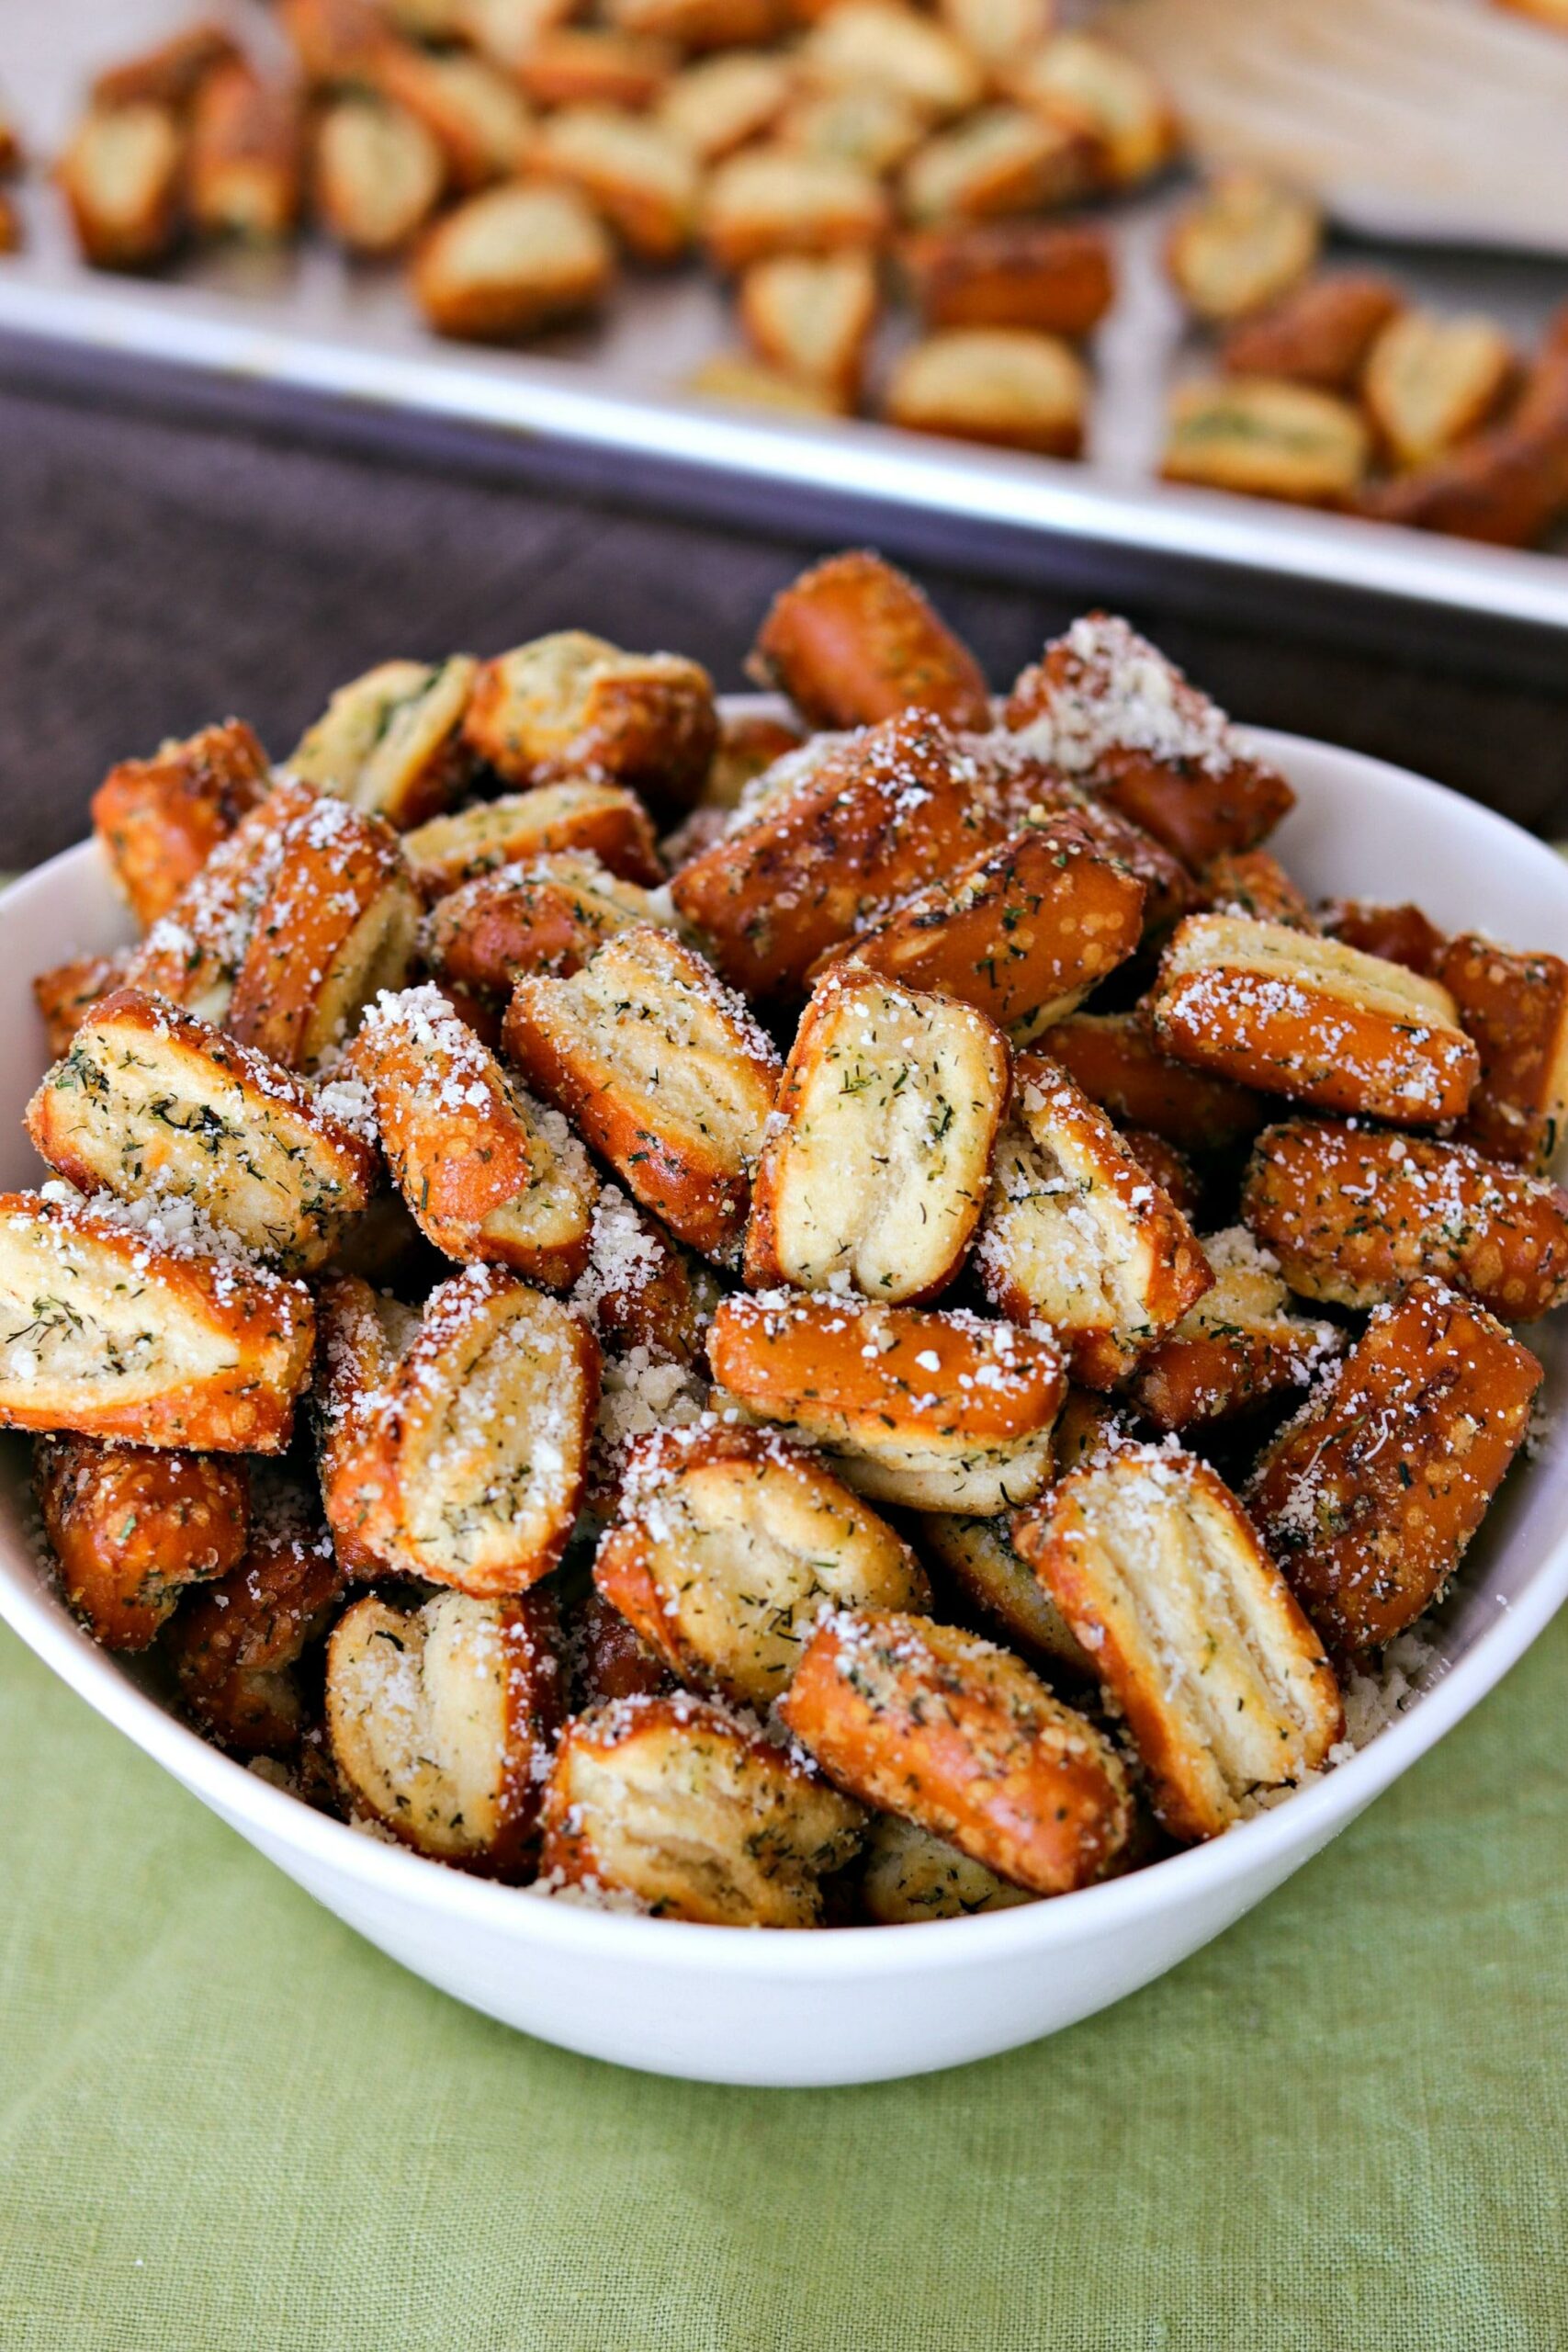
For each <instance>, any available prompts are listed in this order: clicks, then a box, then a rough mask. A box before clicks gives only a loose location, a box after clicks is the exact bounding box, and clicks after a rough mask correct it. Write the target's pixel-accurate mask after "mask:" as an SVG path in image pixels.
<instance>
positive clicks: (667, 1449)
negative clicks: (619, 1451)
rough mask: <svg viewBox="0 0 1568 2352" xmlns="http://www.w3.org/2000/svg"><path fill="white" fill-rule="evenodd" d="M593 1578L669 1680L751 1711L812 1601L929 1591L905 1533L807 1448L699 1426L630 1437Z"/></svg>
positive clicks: (895, 1605) (921, 1604) (806, 1624)
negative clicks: (613, 1516)
mask: <svg viewBox="0 0 1568 2352" xmlns="http://www.w3.org/2000/svg"><path fill="white" fill-rule="evenodd" d="M593 1580H594V1584H595V1586H596V1587H597V1589H598V1590H599V1592H600V1593H601V1594H602V1596H603V1597H604V1600H607V1601H609V1602H610V1603H612V1605H613V1606H614V1607H615V1608H616V1609H618V1610H619V1611H620V1612H621V1614H622V1616H623V1617H625V1618H626V1620H627V1621H628V1623H630V1624H632V1625H633V1626H635V1628H636V1629H637V1633H638V1634H640V1635H641V1637H642V1639H643V1640H644V1642H646V1643H647V1645H648V1646H649V1648H650V1649H651V1650H653V1651H654V1652H655V1653H656V1655H657V1656H659V1657H661V1658H663V1659H664V1660H665V1662H666V1663H667V1664H668V1665H669V1666H670V1668H671V1669H672V1671H673V1672H674V1673H675V1674H677V1675H679V1676H680V1677H681V1678H682V1680H686V1681H694V1682H696V1683H698V1684H701V1685H704V1686H706V1687H708V1688H710V1689H713V1690H716V1691H718V1693H719V1694H720V1696H721V1697H724V1698H728V1699H731V1700H733V1701H735V1702H738V1703H739V1704H741V1705H748V1706H752V1707H755V1708H756V1709H757V1710H758V1712H759V1713H766V1711H767V1709H768V1708H769V1707H770V1706H771V1705H772V1703H773V1701H774V1700H775V1699H776V1698H778V1696H779V1695H780V1693H781V1692H782V1691H783V1690H784V1686H785V1684H786V1683H787V1681H788V1679H789V1678H790V1676H791V1675H792V1674H793V1673H794V1671H795V1668H796V1666H797V1665H798V1664H799V1662H800V1657H801V1654H802V1652H803V1650H804V1649H805V1646H806V1643H807V1639H808V1638H809V1635H810V1632H811V1628H812V1626H813V1625H814V1624H815V1623H816V1621H817V1618H818V1615H819V1614H820V1612H821V1611H822V1610H823V1608H824V1607H827V1606H831V1607H833V1608H860V1607H867V1608H888V1609H917V1610H921V1609H925V1608H926V1607H928V1606H929V1604H930V1600H931V1593H930V1588H929V1587H928V1585H927V1583H926V1579H925V1574H924V1571H923V1570H922V1569H921V1568H920V1567H919V1565H918V1564H917V1562H916V1560H915V1557H914V1555H913V1553H912V1552H911V1551H910V1550H909V1548H908V1544H905V1543H904V1542H903V1541H902V1540H901V1539H900V1538H899V1537H898V1536H897V1535H896V1534H895V1533H894V1532H893V1530H892V1529H891V1528H890V1527H888V1526H887V1525H886V1522H885V1521H882V1520H880V1519H878V1518H877V1516H876V1514H875V1513H874V1511H872V1510H869V1509H868V1508H867V1506H866V1505H865V1504H864V1503H863V1502H862V1500H861V1499H860V1498H859V1496H858V1495H855V1494H853V1493H852V1491H851V1490H850V1488H849V1487H846V1486H845V1485H844V1484H843V1483H842V1481H841V1480H840V1479H838V1478H836V1477H834V1476H833V1475H832V1473H831V1471H829V1470H828V1469H825V1468H824V1466H823V1465H822V1464H821V1463H819V1462H818V1461H817V1460H815V1459H814V1457H813V1456H812V1455H810V1454H809V1453H803V1452H801V1451H800V1450H799V1449H798V1448H796V1447H794V1446H791V1445H786V1444H784V1443H783V1442H781V1441H780V1440H779V1439H778V1438H776V1437H774V1436H772V1435H769V1434H766V1433H764V1432H762V1431H761V1430H746V1429H705V1428H702V1427H700V1426H698V1427H695V1428H692V1429H685V1430H659V1431H656V1432H655V1433H654V1434H653V1435H652V1436H650V1437H647V1438H641V1439H638V1440H637V1441H635V1442H634V1443H633V1445H632V1447H631V1449H630V1453H629V1455H628V1459H627V1465H626V1477H625V1482H624V1484H623V1487H622V1489H621V1498H620V1516H619V1518H618V1520H617V1521H616V1522H615V1525H614V1526H613V1527H611V1528H609V1529H608V1530H607V1531H606V1532H605V1534H604V1537H603V1539H602V1541H601V1543H600V1545H599V1552H598V1556H597V1558H596V1559H595V1561H594V1565H593Z"/></svg>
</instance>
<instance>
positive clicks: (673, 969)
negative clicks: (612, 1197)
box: [506, 926, 780, 1259]
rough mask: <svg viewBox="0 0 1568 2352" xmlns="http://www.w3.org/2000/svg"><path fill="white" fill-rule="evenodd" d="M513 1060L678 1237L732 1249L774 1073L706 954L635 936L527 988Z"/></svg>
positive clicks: (514, 1011) (511, 1047)
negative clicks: (569, 974) (578, 967)
mask: <svg viewBox="0 0 1568 2352" xmlns="http://www.w3.org/2000/svg"><path fill="white" fill-rule="evenodd" d="M506 1049H507V1052H508V1053H509V1054H510V1055H511V1057H512V1058H513V1061H514V1062H516V1064H517V1065H518V1068H519V1069H521V1070H522V1071H523V1073H524V1076H525V1078H526V1079H527V1080H528V1081H529V1083H530V1084H531V1085H533V1086H534V1087H535V1088H536V1089H537V1091H539V1093H541V1094H542V1095H544V1096H545V1098H546V1099H547V1101H548V1102H552V1103H555V1104H556V1105H557V1106H558V1108H559V1109H560V1110H562V1111H564V1112H565V1113H566V1114H567V1116H568V1118H570V1120H571V1121H572V1122H573V1124H574V1125H576V1126H577V1127H578V1128H579V1129H580V1131H581V1134H582V1135H583V1136H584V1137H585V1138H586V1139H587V1141H588V1142H589V1143H590V1144H592V1147H593V1148H594V1149H595V1150H596V1151H598V1152H600V1153H602V1154H603V1156H604V1158H605V1159H608V1160H609V1161H610V1163H611V1164H612V1166H613V1167H615V1169H616V1170H618V1171H619V1173H620V1175H621V1178H622V1180H623V1181H624V1182H625V1183H626V1186H627V1187H628V1189H629V1190H630V1191H631V1192H632V1193H634V1194H635V1195H636V1197H637V1199H638V1200H639V1201H640V1202H641V1203H642V1204H643V1205H644V1207H645V1208H649V1209H651V1210H652V1211H653V1213H654V1214H655V1216H660V1217H661V1218H662V1219H663V1221H664V1223H665V1224H666V1225H668V1226H669V1227H670V1228H671V1232H673V1233H674V1234H676V1235H678V1237H679V1238H681V1239H682V1241H685V1242H688V1243H689V1244H690V1245H691V1247H692V1248H693V1249H694V1250H702V1251H703V1252H704V1253H705V1254H706V1255H708V1256H712V1257H718V1258H720V1259H726V1258H728V1257H729V1256H732V1255H733V1254H734V1253H735V1252H736V1251H737V1250H738V1248H739V1241H740V1238H741V1235H742V1232H743V1230H744V1227H745V1221H746V1210H747V1204H748V1200H749V1197H750V1169H751V1166H752V1163H753V1161H754V1160H755V1158H756V1155H757V1153H758V1152H759V1150H760V1149H761V1142H762V1129H763V1126H764V1125H765V1123H766V1121H767V1118H768V1115H769V1113H770V1112H771V1111H772V1109H773V1097H774V1094H775V1093H776V1091H777V1090H778V1083H779V1075H780V1072H779V1064H778V1057H777V1055H776V1053H775V1052H774V1050H773V1045H772V1043H771V1041H770V1040H769V1039H768V1038H767V1037H766V1036H765V1035H763V1034H762V1032H761V1030H760V1029H759V1028H758V1027H757V1025H756V1023H754V1022H753V1021H752V1020H751V1018H750V1014H749V1013H748V1012H747V1011H746V1008H745V1006H744V1005H743V1004H742V1003H741V1002H740V1001H739V998H737V997H735V996H733V995H732V994H731V993H730V991H729V990H728V989H726V988H725V987H724V986H723V985H722V984H721V982H720V981H719V980H718V978H717V977H716V974H715V973H714V971H713V969H712V967H711V966H709V965H708V964H706V963H705V961H704V959H703V958H702V957H701V956H698V955H697V954H695V953H694V950H693V949H691V948H689V947H686V946H683V945H682V943H681V942H680V941H679V940H677V939H673V938H671V935H670V933H668V932H665V931H657V930H653V929H651V928H649V927H647V926H640V927H637V928H636V929H633V930H630V931H625V932H622V933H619V934H618V936H616V937H615V938H614V939H611V940H607V941H606V942H605V944H604V946H603V947H601V948H599V949H597V950H596V952H595V953H594V954H593V955H592V956H590V958H589V960H588V962H587V963H586V964H584V965H583V966H582V967H581V970H580V971H578V972H576V973H574V974H573V975H572V977H571V978H570V979H550V978H537V977H536V978H523V979H521V980H519V981H518V983H517V988H516V991H515V993H514V995H513V1000H512V1005H511V1009H510V1010H509V1012H508V1013H507V1016H506Z"/></svg>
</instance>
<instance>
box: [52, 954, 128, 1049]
mask: <svg viewBox="0 0 1568 2352" xmlns="http://www.w3.org/2000/svg"><path fill="white" fill-rule="evenodd" d="M129 961H130V957H129V955H128V954H126V953H123V952H121V953H118V954H116V955H113V956H73V957H72V959H71V961H70V963H69V964H56V965H55V966H53V967H52V968H51V970H49V971H47V972H39V973H38V974H36V975H35V977H34V979H33V1001H34V1003H35V1004H36V1005H37V1006H38V1009H39V1020H40V1021H41V1022H42V1023H43V1034H44V1042H45V1043H46V1045H47V1046H48V1047H49V1052H50V1058H51V1061H58V1060H59V1059H60V1057H61V1056H62V1054H68V1053H69V1052H70V1051H71V1040H72V1038H73V1037H74V1035H76V1032H77V1030H78V1029H80V1027H81V1026H82V1023H83V1022H84V1021H85V1019H86V1018H87V1015H88V1014H89V1013H90V1012H91V1011H92V1010H93V1007H94V1006H95V1005H96V1004H97V1003H98V1002H100V1001H101V1000H102V999H103V998H104V997H106V996H108V995H110V994H111V993H112V991H113V990H114V989H117V988H118V986H119V985H120V982H121V980H122V979H123V978H124V976H125V968H126V966H127V964H128V963H129Z"/></svg>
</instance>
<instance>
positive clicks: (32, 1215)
mask: <svg viewBox="0 0 1568 2352" xmlns="http://www.w3.org/2000/svg"><path fill="white" fill-rule="evenodd" d="M219 1246H220V1245H218V1244H217V1243H216V1242H214V1243H213V1244H211V1245H207V1244H206V1243H205V1240H204V1237H203V1235H202V1231H201V1227H199V1225H198V1223H197V1219H196V1217H195V1214H194V1212H193V1211H192V1210H191V1209H190V1207H189V1206H188V1204H185V1203H182V1202H179V1201H168V1202H165V1201H162V1200H159V1199H157V1198H155V1197H153V1196H152V1195H148V1196H145V1197H144V1198H143V1199H142V1200H141V1201H139V1202H138V1203H136V1204H134V1206H131V1207H122V1206H121V1205H120V1204H119V1203H118V1202H115V1203H113V1204H110V1205H107V1206H106V1205H101V1204H99V1203H98V1202H85V1203H84V1202H76V1201H70V1202H64V1201H58V1200H51V1199H45V1198H44V1197H43V1196H42V1195H40V1194H39V1193H0V1425H4V1426H5V1427H6V1428H8V1429H21V1430H75V1431H76V1432H77V1433H78V1434H79V1435H80V1436H83V1437H101V1438H125V1439H127V1440H129V1441H130V1442H131V1443H133V1444H136V1445H151V1446H181V1447H190V1448H193V1449H195V1450H196V1451H197V1452H200V1453H281V1452H282V1451H283V1449H284V1448H285V1446H286V1445H287V1444H288V1438H289V1432H290V1430H291V1428H292V1426H293V1419H294V1400H295V1397H297V1396H298V1395H299V1391H300V1390H301V1389H302V1388H303V1387H304V1385H305V1383H306V1381H307V1380H308V1378H309V1377H310V1351H311V1345H312V1341H313V1339H314V1320H313V1316H312V1312H311V1306H310V1293H309V1292H308V1291H307V1290H306V1289H305V1288H304V1286H303V1284H301V1283H295V1282H288V1281H285V1280H284V1279H283V1277H282V1276H281V1275H278V1274H274V1273H269V1272H265V1271H264V1270H263V1269H262V1268H261V1267H255V1266H251V1265H249V1264H246V1263H243V1262H242V1261H240V1260H238V1259H236V1258H233V1257H230V1256H224V1255H220V1254H218V1250H219Z"/></svg>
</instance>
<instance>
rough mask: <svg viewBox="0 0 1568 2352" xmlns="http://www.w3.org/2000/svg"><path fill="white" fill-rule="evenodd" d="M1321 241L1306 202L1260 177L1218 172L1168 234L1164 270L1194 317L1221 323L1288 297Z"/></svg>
mask: <svg viewBox="0 0 1568 2352" xmlns="http://www.w3.org/2000/svg"><path fill="white" fill-rule="evenodd" d="M1322 235H1323V221H1322V219H1321V216H1320V215H1319V213H1318V212H1317V210H1316V209H1315V207H1314V205H1313V204H1311V203H1310V202H1309V201H1308V199H1307V198H1305V197H1301V196H1297V195H1296V194H1295V193H1294V192H1293V191H1292V189H1289V188H1285V187H1280V186H1278V185H1277V184H1276V183H1275V182H1273V181H1270V180H1268V179H1265V178H1264V177H1263V175H1261V174H1260V173H1258V172H1252V171H1241V170H1235V171H1226V172H1221V173H1218V174H1217V175H1215V177H1214V178H1213V180H1211V181H1210V183H1209V185H1208V187H1206V188H1205V189H1204V190H1203V192H1202V193H1201V195H1200V196H1198V197H1197V198H1194V199H1193V201H1192V203H1190V205H1188V206H1187V207H1186V208H1185V209H1184V210H1183V211H1182V213H1181V214H1180V216H1179V219H1178V220H1177V222H1176V224H1175V226H1174V227H1173V228H1172V230H1171V232H1170V236H1169V239H1168V243H1167V246H1166V266H1167V267H1168V270H1169V272H1170V276H1171V278H1172V281H1173V282H1174V284H1175V286H1176V288H1177V291H1178V292H1179V294H1180V296H1181V298H1182V300H1183V301H1184V302H1185V303H1186V304H1187V307H1188V309H1189V310H1190V311H1192V313H1193V315H1194V316H1195V317H1197V318H1200V319H1203V320H1205V321H1208V322H1215V321H1218V322H1226V321H1229V320H1232V319H1240V318H1245V317H1246V316H1247V314H1248V313H1249V312H1251V311H1262V310H1266V309H1267V308H1268V306H1269V303H1270V302H1273V301H1276V300H1278V299H1279V298H1280V296H1281V295H1283V294H1287V293H1289V292H1290V291H1291V289H1292V288H1293V287H1294V286H1296V285H1297V284H1299V282H1300V281H1301V279H1303V277H1305V276H1306V274H1307V272H1308V270H1309V269H1310V268H1311V267H1312V266H1313V263H1314V261H1315V260H1316V258H1317V250H1318V245H1319V243H1320V241H1321V239H1322Z"/></svg>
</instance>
